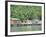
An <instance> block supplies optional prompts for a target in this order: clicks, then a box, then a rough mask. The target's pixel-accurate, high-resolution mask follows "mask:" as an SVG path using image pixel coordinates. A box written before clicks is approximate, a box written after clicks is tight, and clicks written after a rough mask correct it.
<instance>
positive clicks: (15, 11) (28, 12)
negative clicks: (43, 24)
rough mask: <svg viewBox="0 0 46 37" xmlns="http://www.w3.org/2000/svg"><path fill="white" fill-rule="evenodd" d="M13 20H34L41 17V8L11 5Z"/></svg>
mask: <svg viewBox="0 0 46 37" xmlns="http://www.w3.org/2000/svg"><path fill="white" fill-rule="evenodd" d="M10 10H11V18H18V19H20V20H21V21H23V20H27V19H28V20H32V19H35V18H40V17H41V6H26V5H25V6H24V5H11V6H10Z"/></svg>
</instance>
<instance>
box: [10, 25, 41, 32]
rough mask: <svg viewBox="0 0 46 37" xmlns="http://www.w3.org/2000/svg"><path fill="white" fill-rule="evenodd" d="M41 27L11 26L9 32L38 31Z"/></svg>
mask: <svg viewBox="0 0 46 37" xmlns="http://www.w3.org/2000/svg"><path fill="white" fill-rule="evenodd" d="M40 30H41V25H12V26H11V32H22V31H40Z"/></svg>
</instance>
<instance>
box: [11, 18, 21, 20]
mask: <svg viewBox="0 0 46 37" xmlns="http://www.w3.org/2000/svg"><path fill="white" fill-rule="evenodd" d="M11 20H20V19H18V18H11Z"/></svg>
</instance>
